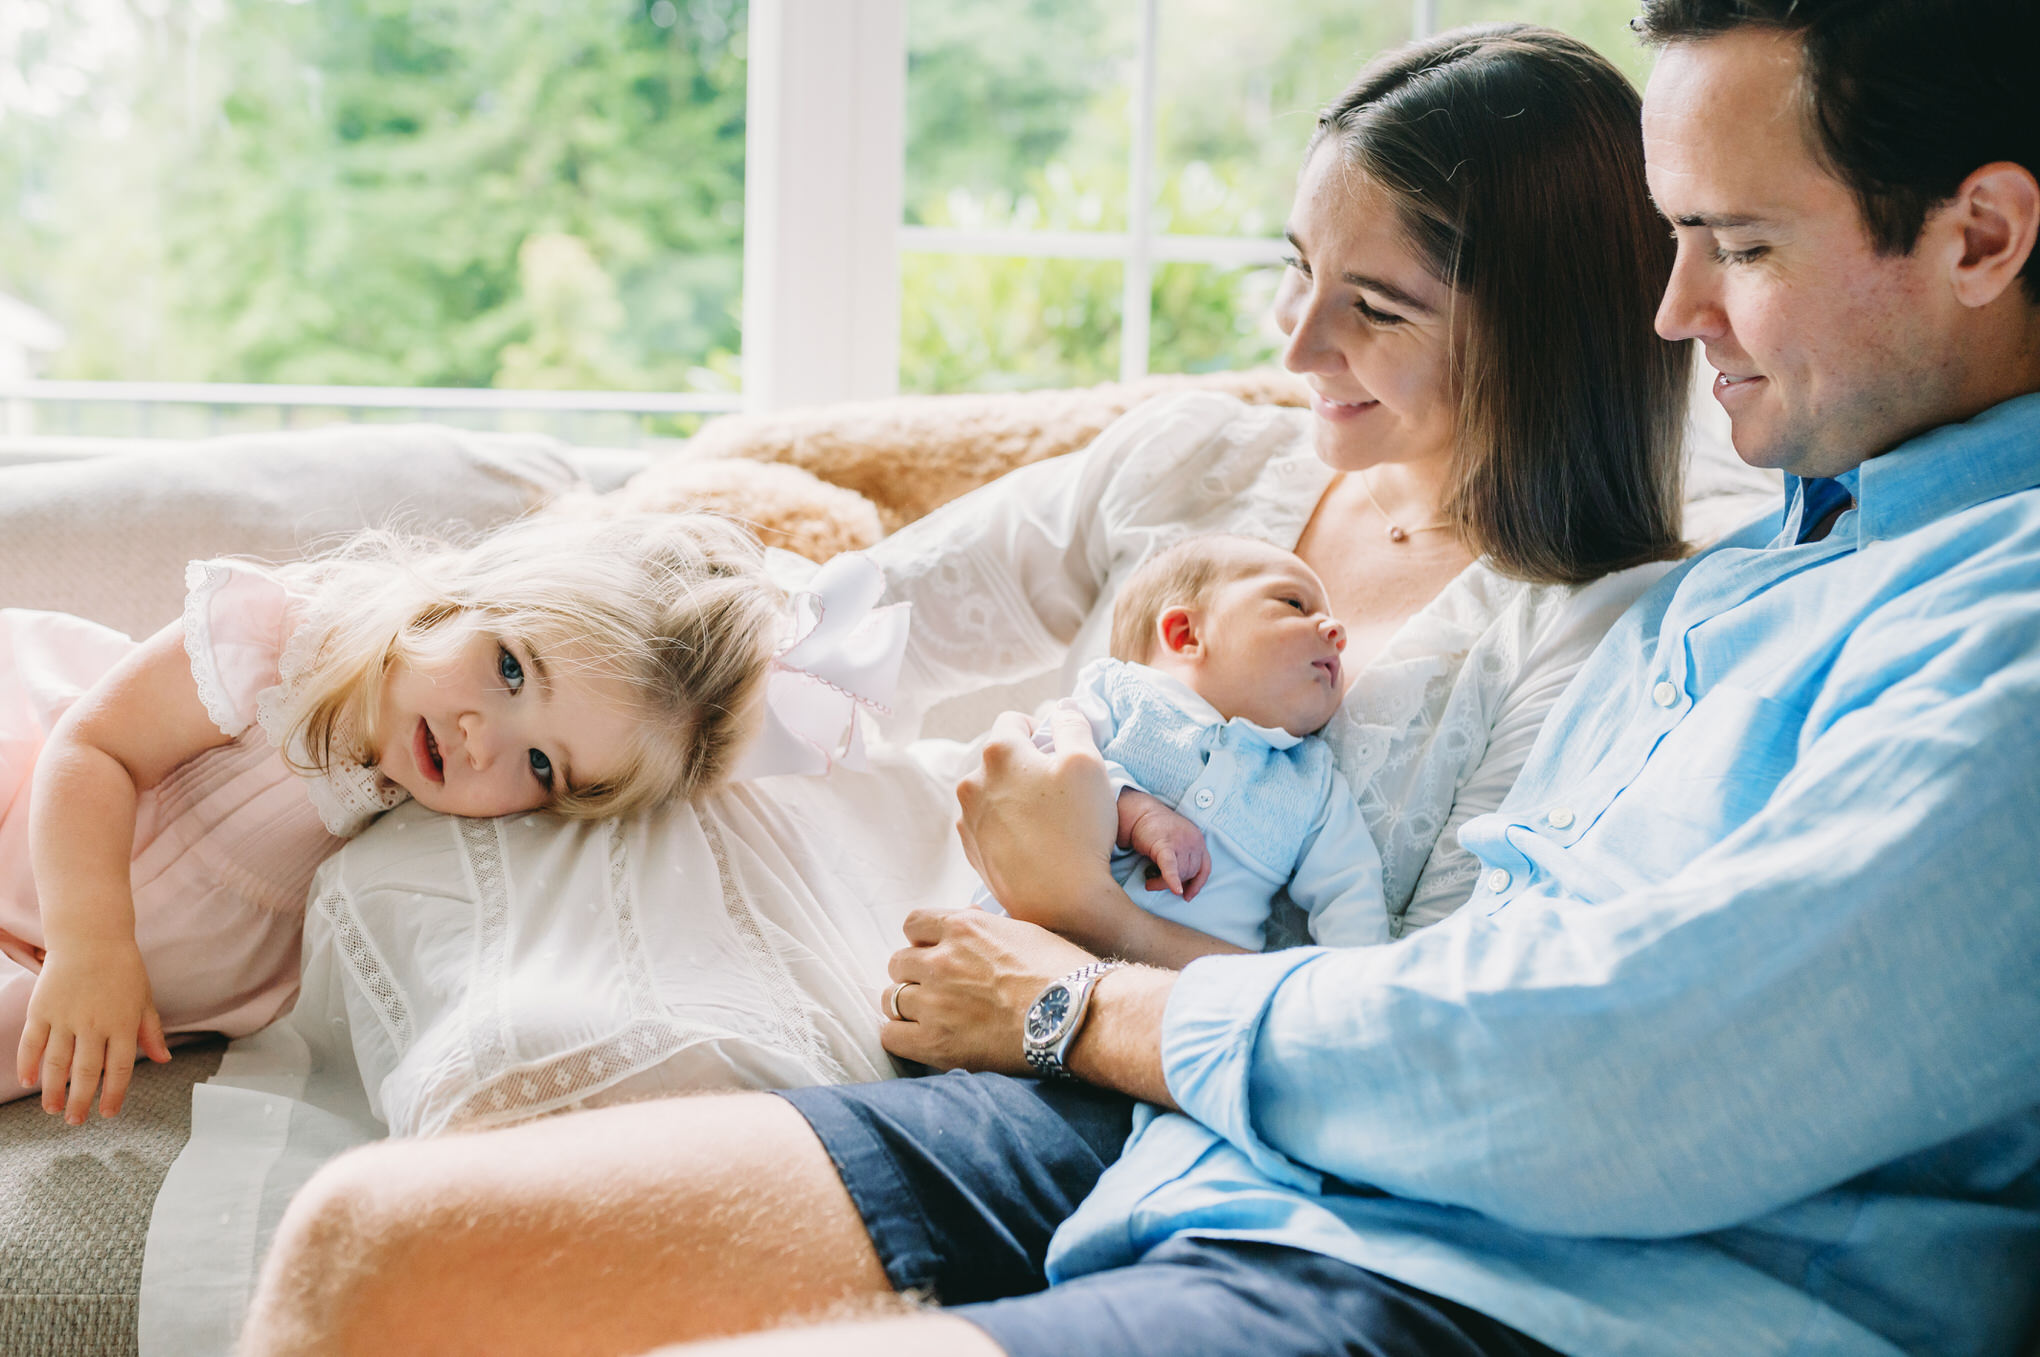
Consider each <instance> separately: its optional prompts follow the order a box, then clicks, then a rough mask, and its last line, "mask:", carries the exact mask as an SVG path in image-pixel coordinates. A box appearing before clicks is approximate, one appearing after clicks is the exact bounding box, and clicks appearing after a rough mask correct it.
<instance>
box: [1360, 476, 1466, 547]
mask: <svg viewBox="0 0 2040 1357" xmlns="http://www.w3.org/2000/svg"><path fill="white" fill-rule="evenodd" d="M1353 474H1354V477H1355V478H1356V479H1357V480H1358V481H1359V482H1360V493H1361V494H1363V495H1365V496H1367V502H1368V503H1369V504H1372V505H1373V506H1374V512H1375V513H1377V514H1380V515H1381V521H1382V522H1384V523H1386V524H1388V540H1389V541H1391V542H1407V541H1409V540H1410V534H1411V533H1413V532H1436V531H1437V530H1438V529H1440V528H1449V527H1451V526H1452V525H1451V524H1450V523H1444V522H1439V523H1420V524H1418V525H1417V526H1416V527H1414V528H1405V527H1403V526H1402V525H1401V524H1400V523H1397V522H1396V521H1395V520H1394V519H1392V518H1390V517H1389V516H1388V510H1386V509H1384V508H1382V507H1381V501H1380V500H1378V499H1376V498H1375V497H1374V487H1373V486H1372V485H1369V484H1368V483H1367V473H1366V472H1364V471H1356V472H1354V473H1353Z"/></svg>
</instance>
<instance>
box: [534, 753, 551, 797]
mask: <svg viewBox="0 0 2040 1357" xmlns="http://www.w3.org/2000/svg"><path fill="white" fill-rule="evenodd" d="M529 757H530V760H531V775H532V776H533V777H535V778H537V779H538V780H539V783H540V785H542V786H543V787H545V788H546V790H548V791H550V790H552V784H553V771H552V760H551V759H549V758H547V757H546V756H545V755H543V754H541V753H539V752H538V751H537V750H536V749H534V750H532V751H531V752H530V755H529Z"/></svg>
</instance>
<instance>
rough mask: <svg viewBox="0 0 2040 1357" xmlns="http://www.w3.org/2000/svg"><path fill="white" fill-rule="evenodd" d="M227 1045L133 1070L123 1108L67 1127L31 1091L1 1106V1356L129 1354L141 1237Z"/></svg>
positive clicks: (191, 1049)
mask: <svg viewBox="0 0 2040 1357" xmlns="http://www.w3.org/2000/svg"><path fill="white" fill-rule="evenodd" d="M225 1050H226V1043H225V1042H224V1041H217V1040H213V1041H204V1042H197V1043H194V1044H192V1045H189V1046H180V1047H179V1048H177V1051H176V1055H175V1058H174V1059H172V1060H171V1062H170V1063H169V1064H168V1065H161V1066H157V1065H148V1064H147V1063H146V1062H145V1063H144V1067H143V1068H141V1069H138V1070H136V1071H135V1078H134V1082H133V1084H132V1085H131V1086H130V1087H129V1090H128V1098H127V1106H126V1107H125V1108H123V1109H122V1111H121V1114H120V1116H118V1117H116V1118H115V1119H114V1120H112V1121H106V1120H103V1119H102V1118H99V1117H97V1116H95V1117H93V1118H92V1120H90V1121H89V1122H87V1123H86V1124H85V1125H83V1126H79V1127H71V1126H66V1125H65V1124H64V1123H63V1122H62V1121H61V1120H60V1119H58V1118H56V1117H52V1116H48V1115H46V1114H45V1113H44V1112H43V1111H42V1109H41V1107H40V1106H39V1105H38V1104H37V1103H36V1100H35V1099H33V1098H24V1099H22V1100H20V1101H19V1102H13V1103H8V1104H6V1105H4V1106H0V1353H5V1354H6V1355H7V1357H133V1354H134V1352H135V1320H136V1313H137V1309H136V1307H137V1297H138V1295H139V1293H140V1291H141V1285H142V1244H143V1242H144V1241H145V1240H146V1239H147V1237H148V1233H149V1212H150V1209H151V1208H152V1207H153V1206H154V1205H155V1202H156V1191H157V1189H158V1188H160V1187H161V1186H162V1185H163V1177H164V1175H165V1174H167V1173H168V1172H169V1171H170V1164H171V1161H172V1160H174V1159H176V1158H177V1153H178V1151H180V1150H182V1149H183V1148H184V1142H185V1140H186V1139H188V1138H189V1136H190V1134H191V1087H192V1085H193V1084H194V1083H199V1082H202V1081H204V1080H206V1079H208V1078H210V1077H212V1074H213V1072H214V1071H215V1070H217V1069H218V1068H219V1064H220V1056H221V1054H222V1053H223V1052H224V1051H225Z"/></svg>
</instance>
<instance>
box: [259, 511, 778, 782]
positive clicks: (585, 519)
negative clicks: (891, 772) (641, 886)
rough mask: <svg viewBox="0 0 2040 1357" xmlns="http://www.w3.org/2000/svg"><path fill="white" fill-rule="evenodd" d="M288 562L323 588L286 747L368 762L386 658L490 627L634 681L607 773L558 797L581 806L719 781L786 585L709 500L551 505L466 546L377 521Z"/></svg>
mask: <svg viewBox="0 0 2040 1357" xmlns="http://www.w3.org/2000/svg"><path fill="white" fill-rule="evenodd" d="M287 571H288V573H289V574H290V575H291V576H293V577H295V578H296V579H298V580H300V581H303V582H304V583H306V584H308V585H309V586H310V590H309V591H310V592H311V594H312V596H313V599H314V602H313V605H312V608H311V612H310V616H309V617H308V618H307V621H306V623H305V625H306V626H308V627H309V628H310V634H309V635H308V636H307V637H306V638H305V640H304V642H303V643H304V644H306V645H307V646H308V647H309V648H310V658H309V660H308V662H307V663H306V665H305V667H304V668H303V669H302V670H301V671H300V677H299V678H298V681H297V684H296V686H295V694H294V700H293V703H292V706H291V708H290V710H289V712H288V716H289V720H290V731H291V735H292V737H293V738H292V739H291V740H289V741H288V742H287V743H286V746H285V747H286V749H297V750H302V751H303V753H302V757H303V758H304V759H307V760H308V761H309V763H310V764H311V766H310V767H300V771H302V772H314V771H323V770H325V769H327V768H330V767H332V766H333V765H334V764H335V763H337V762H339V761H341V760H342V759H353V760H355V761H356V762H362V763H366V762H368V761H369V759H370V757H371V756H372V751H371V750H370V749H369V747H368V745H367V740H368V738H369V732H371V731H372V730H373V729H374V724H375V716H376V704H377V702H378V700H379V698H380V696H381V692H382V687H383V679H384V677H385V676H386V675H387V674H388V673H389V672H390V670H391V668H392V666H394V665H395V664H397V663H398V662H399V661H403V662H405V663H408V664H413V665H416V664H421V663H427V664H429V663H430V662H432V661H433V660H435V659H441V658H443V657H445V656H447V655H448V654H450V653H452V652H454V651H457V650H458V649H459V648H460V645H461V643H462V642H463V641H465V640H466V639H467V638H468V637H469V636H471V635H472V634H473V633H474V632H475V631H477V630H484V631H488V632H490V633H493V634H496V635H499V636H501V637H504V638H506V639H510V640H514V641H516V642H518V643H519V644H521V645H522V646H524V647H525V648H526V649H527V651H528V653H531V654H534V655H539V656H543V657H544V658H545V661H546V663H547V664H548V665H550V666H553V667H554V668H555V669H556V670H557V669H558V668H559V667H561V666H563V665H564V666H587V667H589V668H592V669H594V670H596V671H597V672H600V673H602V674H604V675H608V676H611V677H613V678H616V679H620V680H622V681H623V683H624V685H625V686H626V687H627V688H628V689H629V691H630V693H631V697H632V700H633V702H634V703H635V705H636V706H637V707H638V708H639V710H640V711H641V713H642V717H641V725H640V730H641V737H640V739H639V741H638V747H637V749H636V750H635V752H634V754H633V756H632V758H631V759H630V761H629V762H628V764H627V765H626V766H625V768H624V769H623V770H622V771H621V772H620V773H619V774H618V775H617V776H616V777H615V778H614V779H613V780H611V781H608V782H602V783H595V784H591V785H587V786H581V787H574V788H567V787H561V788H559V789H558V792H557V795H556V797H555V799H554V800H553V801H552V803H551V804H550V807H549V808H550V809H552V810H553V811H556V812H558V813H559V814H562V815H566V816H569V817H572V818H576V819H592V818H596V817H600V816H607V815H622V814H628V813H629V812H631V811H634V810H638V809H641V808H643V807H645V806H648V805H652V804H656V803H658V802H660V801H664V800H667V799H670V798H675V797H684V798H690V799H691V798H693V797H696V796H699V795H701V794H702V793H704V792H707V791H709V790H711V789H713V788H714V787H715V786H716V785H718V784H719V783H720V782H721V781H722V780H723V778H724V777H725V776H726V775H727V773H728V770H729V767H730V761H731V759H732V757H733V756H734V754H735V753H736V751H737V749H738V747H739V746H740V745H741V744H742V743H743V740H744V737H745V736H746V735H747V734H748V733H749V731H750V728H751V725H752V721H753V709H754V708H755V707H756V705H757V703H758V702H759V701H760V699H761V694H762V689H763V683H764V678H765V673H766V669H767V667H768V665H769V664H770V661H771V658H772V653H773V647H774V645H775V643H776V642H777V640H778V629H779V624H780V618H781V616H782V612H781V609H782V604H783V602H784V595H783V594H782V593H781V591H780V590H779V589H778V588H777V587H776V586H775V585H773V584H772V583H771V581H770V580H769V579H768V578H767V577H766V575H765V570H764V553H763V551H762V549H761V548H760V547H759V545H758V541H757V539H756V538H755V537H753V536H752V535H751V534H750V533H749V532H747V531H746V530H745V529H743V528H742V527H740V526H738V525H737V524H736V523H734V522H732V521H730V520H728V519H725V518H722V517H720V516H718V515H715V514H709V513H702V512H692V513H681V514H630V515H594V514H585V513H584V514H560V513H548V514H540V515H536V516H533V517H529V518H524V519H519V520H518V521H516V522H514V523H511V524H509V525H507V526H505V527H502V528H499V529H497V530H496V531H495V532H492V533H489V534H488V535H486V536H484V537H481V538H479V539H477V540H475V541H473V542H472V543H470V544H467V545H449V544H447V543H444V542H437V541H431V540H426V539H420V538H415V537H409V536H405V535H402V534H399V533H395V532H389V531H383V530H373V531H369V532H365V533H362V534H360V535H359V536H357V537H355V538H353V539H352V540H351V541H349V542H348V543H347V544H346V545H345V546H343V547H342V548H341V549H339V550H338V551H336V552H334V553H333V554H331V555H328V556H325V557H322V558H320V559H317V560H313V561H310V562H306V563H304V564H302V565H298V566H293V567H288V568H287ZM294 644H296V643H294ZM294 762H296V760H294Z"/></svg>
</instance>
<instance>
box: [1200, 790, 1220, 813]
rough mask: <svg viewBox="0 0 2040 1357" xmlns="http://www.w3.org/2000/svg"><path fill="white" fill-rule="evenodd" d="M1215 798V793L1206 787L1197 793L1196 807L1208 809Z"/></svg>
mask: <svg viewBox="0 0 2040 1357" xmlns="http://www.w3.org/2000/svg"><path fill="white" fill-rule="evenodd" d="M1216 800H1218V796H1217V794H1216V793H1214V792H1213V791H1212V790H1211V788H1209V787H1206V788H1205V789H1204V790H1203V791H1200V792H1199V793H1197V809H1199V810H1210V809H1211V803H1212V802H1214V801H1216Z"/></svg>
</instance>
